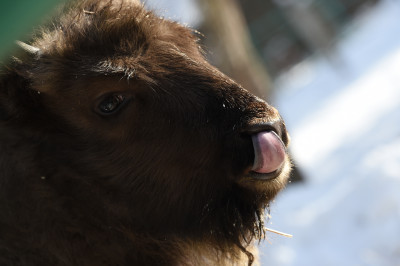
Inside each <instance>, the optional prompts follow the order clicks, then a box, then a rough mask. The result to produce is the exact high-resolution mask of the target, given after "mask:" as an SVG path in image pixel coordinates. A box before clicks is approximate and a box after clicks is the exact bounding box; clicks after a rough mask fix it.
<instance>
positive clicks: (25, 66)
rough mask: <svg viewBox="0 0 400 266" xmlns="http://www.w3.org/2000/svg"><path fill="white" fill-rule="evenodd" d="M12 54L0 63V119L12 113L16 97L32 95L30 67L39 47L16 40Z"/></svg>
mask: <svg viewBox="0 0 400 266" xmlns="http://www.w3.org/2000/svg"><path fill="white" fill-rule="evenodd" d="M16 44H17V45H16V46H17V47H16V49H15V50H14V52H13V54H12V55H11V56H9V57H8V58H6V60H5V62H4V63H3V62H1V63H0V119H4V118H5V117H8V116H9V115H10V114H12V113H13V111H12V110H14V109H15V108H14V107H15V102H16V99H19V98H22V97H26V99H28V98H27V97H30V96H29V95H32V93H31V92H32V89H31V88H30V86H31V79H32V71H31V70H32V69H33V67H34V66H35V65H36V62H37V60H38V59H39V57H40V49H39V48H36V47H33V46H31V45H29V44H26V43H23V42H20V41H17V42H16Z"/></svg>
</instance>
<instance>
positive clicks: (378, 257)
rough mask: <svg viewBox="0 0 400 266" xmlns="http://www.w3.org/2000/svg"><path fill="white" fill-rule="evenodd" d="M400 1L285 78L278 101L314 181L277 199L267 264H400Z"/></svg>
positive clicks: (300, 161)
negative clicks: (275, 233) (326, 53)
mask: <svg viewBox="0 0 400 266" xmlns="http://www.w3.org/2000/svg"><path fill="white" fill-rule="evenodd" d="M399 25H400V1H398V0H391V1H390V0H382V1H381V2H379V4H378V5H376V6H374V8H372V9H369V10H366V11H365V12H364V13H363V14H361V15H360V16H359V17H358V18H357V20H355V21H354V22H353V23H352V25H350V27H349V29H348V31H347V32H346V34H345V36H344V37H343V38H342V40H341V41H340V42H339V43H338V45H337V47H336V50H335V51H334V53H333V54H332V55H330V56H321V55H320V56H315V57H313V58H310V59H308V60H306V61H304V62H302V63H300V64H298V65H297V66H295V67H293V68H292V69H291V70H289V71H288V72H286V73H284V74H283V75H282V76H280V77H279V78H277V80H276V86H277V87H278V90H277V91H278V94H277V95H276V97H275V101H274V104H275V105H276V106H277V107H278V109H279V111H280V112H281V113H282V115H283V117H284V118H285V120H286V123H287V127H288V128H289V131H290V133H291V137H292V144H291V151H292V154H293V156H294V158H295V160H296V162H295V163H296V164H297V165H298V166H299V167H300V169H301V170H302V171H303V172H304V174H305V176H306V178H307V180H306V182H305V183H302V184H293V185H291V186H289V187H288V188H287V189H286V190H284V191H283V193H281V194H280V195H279V196H278V198H277V199H276V201H275V202H274V204H273V205H272V213H271V216H272V218H271V219H270V221H269V224H268V225H267V227H270V228H272V229H276V230H279V231H283V232H285V233H290V234H293V235H294V236H293V238H290V239H289V238H284V237H282V236H279V235H274V234H273V233H268V240H267V241H265V242H264V243H263V244H262V246H261V248H260V253H261V264H262V265H276V266H287V265H291V266H300V265H302V266H303V265H304V266H313V265H318V266H325V265H326V266H330V265H335V266H336V265H341V266H353V265H360V266H361V265H371V266H376V265H378V266H386V265H387V266H396V265H400V34H398V29H399Z"/></svg>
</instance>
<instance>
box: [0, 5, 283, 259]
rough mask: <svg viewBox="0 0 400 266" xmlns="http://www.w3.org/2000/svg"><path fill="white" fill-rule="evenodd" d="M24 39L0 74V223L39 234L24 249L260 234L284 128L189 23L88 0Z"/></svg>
mask: <svg viewBox="0 0 400 266" xmlns="http://www.w3.org/2000/svg"><path fill="white" fill-rule="evenodd" d="M20 46H21V48H22V51H21V52H20V53H18V54H16V56H15V57H14V58H13V60H12V62H10V63H8V64H7V65H6V66H5V67H3V69H2V72H1V77H0V79H1V80H0V89H1V91H0V96H1V99H0V110H1V123H0V126H1V130H2V132H1V136H2V139H1V142H0V143H1V147H2V150H3V151H5V152H4V154H2V155H1V157H0V158H1V163H0V165H1V174H0V175H1V179H2V181H1V182H2V183H1V184H2V188H1V191H0V193H2V195H1V197H2V199H4V200H6V201H7V202H8V203H7V204H3V203H1V204H0V207H1V208H2V211H1V212H2V214H1V215H0V217H1V218H0V222H1V223H2V224H8V225H9V226H11V227H13V228H14V231H16V232H18V234H17V235H19V236H21V234H22V235H23V234H24V232H29V233H26V235H25V237H26V238H28V239H29V238H30V237H32V238H33V237H35V236H37V235H40V236H41V238H40V239H41V240H40V241H37V242H36V243H35V244H33V242H34V241H31V242H29V243H30V244H26V243H25V242H24V243H25V245H31V246H32V245H34V246H35V247H36V248H40V249H41V250H47V252H48V254H51V255H52V256H54V257H57V256H59V255H57V254H60V253H62V251H60V250H62V248H60V247H57V246H56V245H54V243H58V242H57V241H56V239H57V238H58V239H63V240H62V241H64V242H65V241H69V242H70V243H74V245H76V246H78V247H81V248H82V249H85V248H84V247H82V245H83V244H79V243H82V242H85V243H95V244H93V247H97V246H98V247H100V246H101V247H103V246H107V245H106V243H109V246H110V245H115V246H119V247H123V246H128V247H129V250H131V249H133V250H134V249H135V248H132V247H133V246H135V245H136V246H137V244H135V243H134V242H137V240H134V239H137V238H138V237H141V239H142V240H143V239H145V238H146V237H150V236H151V239H153V240H154V239H157V240H158V241H161V240H163V239H164V240H165V239H170V238H173V239H180V240H182V241H184V240H190V241H194V242H196V243H197V242H198V243H208V244H210V245H211V246H213V247H214V248H215V249H217V250H222V251H226V252H233V250H234V248H232V246H235V247H239V249H240V250H242V251H245V248H246V246H247V244H248V243H249V242H250V241H251V240H252V239H253V238H254V237H256V238H260V237H262V236H263V233H264V231H263V230H264V229H263V226H262V224H263V212H264V209H265V208H266V207H268V203H269V202H270V201H271V200H272V199H273V198H274V197H275V195H276V194H277V193H278V192H279V191H280V190H281V189H282V188H283V187H284V185H285V183H286V180H287V177H288V172H289V168H290V162H289V160H288V156H287V154H286V146H287V145H288V141H289V140H288V135H287V132H286V129H285V125H284V123H283V121H282V119H281V117H280V115H279V113H278V112H277V110H276V109H274V108H273V107H271V106H270V105H268V104H267V103H266V102H264V101H263V100H261V99H259V98H257V97H255V96H254V95H252V94H250V93H249V92H247V91H246V90H245V89H243V88H242V87H241V86H240V85H239V84H237V83H235V82H234V81H233V80H232V79H230V78H229V77H227V76H225V75H224V74H222V73H221V72H220V71H218V70H217V69H216V68H215V67H213V66H212V65H210V64H209V63H208V62H207V61H206V60H205V59H204V56H203V54H202V51H201V49H200V47H199V44H198V43H197V38H196V36H195V34H193V32H192V31H191V30H190V29H188V28H187V27H184V26H181V25H179V24H177V23H175V22H171V21H168V20H165V19H163V18H160V17H157V16H155V15H154V14H152V13H151V12H148V11H146V10H145V9H144V8H143V7H142V6H141V5H140V4H138V3H136V2H131V1H84V2H81V3H74V4H72V6H68V7H66V8H65V10H64V11H63V15H62V16H60V17H59V18H58V19H57V20H56V21H55V22H53V23H52V24H51V26H49V27H47V28H44V29H42V30H41V31H40V32H38V33H37V34H36V35H35V36H34V38H33V41H32V42H31V44H30V45H27V44H24V43H20ZM10 154H12V155H10ZM3 184H4V185H3ZM10 191H12V193H11V192H10ZM16 213H18V215H17V216H18V219H17V218H16V217H15V216H16ZM30 221H34V224H31V222H30ZM28 235H29V237H28ZM77 235H78V236H79V237H77ZM106 236H107V237H106ZM5 239H8V240H7V241H8V242H11V239H13V236H11V235H9V236H7V237H5ZM105 239H107V241H108V242H107V241H106V240H105ZM121 239H124V240H121ZM14 240H15V239H14ZM7 241H6V242H7ZM19 241H28V240H26V239H24V240H21V239H20V240H19ZM58 241H61V240H58ZM8 242H7V243H8ZM64 242H63V243H64ZM132 243H133V244H132ZM142 243H143V242H142ZM61 246H62V245H61ZM62 247H64V248H65V246H62ZM158 247H159V246H158ZM57 248H59V249H57ZM75 249H78V248H75ZM75 249H74V250H75ZM86 249H88V248H87V247H86ZM158 249H160V250H161V248H158ZM127 250H128V249H127ZM70 253H73V252H72V251H70ZM89 253H90V252H89V251H87V252H86V255H85V256H86V257H90V255H88V254H89ZM116 253H117V252H116ZM145 253H146V252H145V251H141V254H142V255H141V256H144V255H143V254H145ZM153 253H154V251H153ZM159 253H162V252H161V251H159ZM118 254H119V253H118ZM132 254H135V253H134V252H132ZM49 256H50V255H49ZM110 256H111V255H110ZM131 256H133V257H134V255H131ZM135 256H136V257H135V258H136V261H137V258H138V256H139V255H135ZM132 261H135V259H132Z"/></svg>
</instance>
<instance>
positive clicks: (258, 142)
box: [248, 130, 286, 180]
mask: <svg viewBox="0 0 400 266" xmlns="http://www.w3.org/2000/svg"><path fill="white" fill-rule="evenodd" d="M251 139H252V143H253V149H254V162H253V166H252V168H251V171H250V172H249V173H248V176H249V177H252V178H255V179H262V180H269V179H273V178H276V177H277V176H279V174H280V172H281V170H282V167H283V165H284V162H285V158H286V147H285V145H284V143H283V142H282V140H281V138H280V137H279V136H278V134H277V133H276V132H275V131H274V130H266V131H261V132H257V133H254V134H252V136H251Z"/></svg>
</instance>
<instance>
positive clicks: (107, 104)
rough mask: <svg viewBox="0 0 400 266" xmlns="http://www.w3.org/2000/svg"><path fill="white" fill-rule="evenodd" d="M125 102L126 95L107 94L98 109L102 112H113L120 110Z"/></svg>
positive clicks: (106, 113)
mask: <svg viewBox="0 0 400 266" xmlns="http://www.w3.org/2000/svg"><path fill="white" fill-rule="evenodd" d="M124 102H125V96H124V95H122V94H113V95H110V96H107V97H106V98H104V100H102V101H101V102H100V104H99V105H98V110H99V111H100V113H101V114H105V115H108V114H113V113H115V112H116V111H118V110H119V109H120V108H121V106H122V105H123V103H124Z"/></svg>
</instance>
